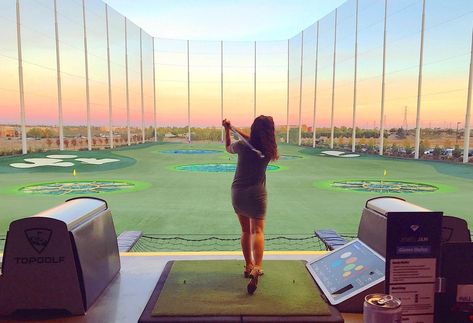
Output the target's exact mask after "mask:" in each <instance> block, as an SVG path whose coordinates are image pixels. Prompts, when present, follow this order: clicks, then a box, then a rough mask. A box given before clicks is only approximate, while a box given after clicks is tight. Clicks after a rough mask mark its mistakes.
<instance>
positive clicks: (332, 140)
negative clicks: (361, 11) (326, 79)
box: [330, 9, 338, 149]
mask: <svg viewBox="0 0 473 323" xmlns="http://www.w3.org/2000/svg"><path fill="white" fill-rule="evenodd" d="M337 16H338V10H337V9H335V22H334V37H333V67H332V112H331V113H330V149H333V142H334V134H335V127H334V113H335V71H336V64H337V60H336V57H337Z"/></svg>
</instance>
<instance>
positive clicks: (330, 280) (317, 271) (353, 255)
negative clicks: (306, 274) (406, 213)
mask: <svg viewBox="0 0 473 323" xmlns="http://www.w3.org/2000/svg"><path fill="white" fill-rule="evenodd" d="M307 266H308V268H309V271H310V272H311V273H312V275H313V276H314V278H315V280H316V281H317V283H318V284H319V287H320V288H321V289H322V290H323V291H324V293H325V295H326V296H327V298H328V299H329V300H330V301H331V302H332V303H333V304H338V303H340V302H341V301H343V300H345V299H347V298H349V297H351V296H352V295H354V294H357V293H359V292H360V291H362V290H365V289H367V288H369V287H371V286H373V285H375V284H377V283H379V282H380V281H383V280H384V270H385V269H384V268H385V261H384V259H383V258H382V257H381V256H379V255H378V254H377V253H375V252H374V251H373V250H371V249H370V248H369V247H368V246H366V245H365V244H364V243H363V242H361V241H360V240H358V239H355V240H354V241H352V242H350V243H348V244H346V245H344V246H343V247H340V248H339V249H337V250H335V251H332V252H330V253H329V254H327V255H326V256H323V257H321V258H319V259H317V260H315V261H314V262H311V263H309V264H308V265H307Z"/></svg>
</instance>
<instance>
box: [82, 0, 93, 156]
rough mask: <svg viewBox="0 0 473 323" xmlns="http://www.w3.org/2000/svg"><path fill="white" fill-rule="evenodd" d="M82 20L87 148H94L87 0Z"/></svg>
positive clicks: (83, 6) (83, 8)
mask: <svg viewBox="0 0 473 323" xmlns="http://www.w3.org/2000/svg"><path fill="white" fill-rule="evenodd" d="M82 20H83V25H84V62H85V97H86V105H87V149H88V150H92V128H91V125H90V89H89V54H88V48H87V19H86V17H85V0H82Z"/></svg>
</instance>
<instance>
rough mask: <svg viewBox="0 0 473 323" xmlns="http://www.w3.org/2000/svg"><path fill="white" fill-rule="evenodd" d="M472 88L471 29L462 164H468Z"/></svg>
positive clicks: (472, 32) (472, 44)
mask: <svg viewBox="0 0 473 323" xmlns="http://www.w3.org/2000/svg"><path fill="white" fill-rule="evenodd" d="M472 88H473V29H472V30H471V54H470V78H469V79H468V97H467V100H466V115H465V132H464V138H463V162H464V163H468V152H469V151H470V127H471V97H472V95H473V94H472V93H471V92H472Z"/></svg>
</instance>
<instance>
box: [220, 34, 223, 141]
mask: <svg viewBox="0 0 473 323" xmlns="http://www.w3.org/2000/svg"><path fill="white" fill-rule="evenodd" d="M220 119H221V120H223V41H220ZM221 141H222V142H223V126H222V134H221Z"/></svg>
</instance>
